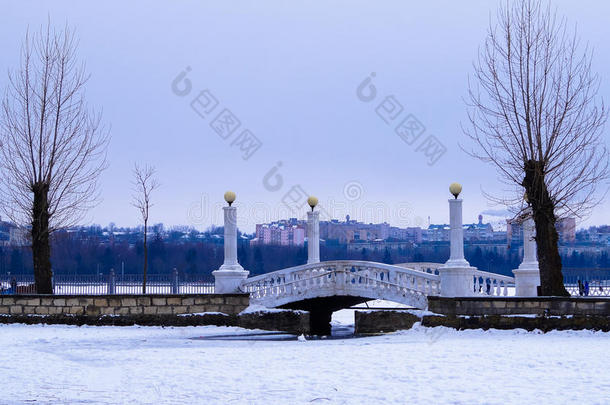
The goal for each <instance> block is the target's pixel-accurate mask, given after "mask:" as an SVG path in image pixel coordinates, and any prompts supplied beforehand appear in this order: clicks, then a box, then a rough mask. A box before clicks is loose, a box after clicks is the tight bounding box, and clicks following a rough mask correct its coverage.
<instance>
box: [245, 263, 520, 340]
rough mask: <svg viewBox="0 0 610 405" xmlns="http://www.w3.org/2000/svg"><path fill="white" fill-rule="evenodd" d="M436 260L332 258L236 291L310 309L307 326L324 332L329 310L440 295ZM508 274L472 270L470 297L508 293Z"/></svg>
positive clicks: (259, 300) (265, 302)
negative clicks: (385, 261)
mask: <svg viewBox="0 0 610 405" xmlns="http://www.w3.org/2000/svg"><path fill="white" fill-rule="evenodd" d="M443 266H444V265H443V264H441V263H404V264H400V265H388V264H383V263H376V262H367V261H356V260H335V261H327V262H318V263H310V264H305V265H302V266H295V267H290V268H287V269H282V270H278V271H274V272H271V273H266V274H262V275H260V276H256V277H251V278H248V279H246V280H244V282H243V283H242V286H241V289H242V291H244V292H247V293H249V294H250V303H251V304H258V305H262V306H265V307H268V308H289V309H302V310H306V311H309V312H310V313H311V321H312V330H316V331H319V332H320V333H321V334H323V333H329V331H330V318H331V316H332V313H333V312H334V311H337V310H339V309H342V308H347V307H350V306H352V305H356V304H360V303H362V302H366V301H371V300H377V299H380V300H387V301H393V302H396V303H400V304H404V305H407V306H409V307H413V308H418V309H427V308H428V296H432V295H441V275H440V272H441V271H442V267H443ZM511 283H514V279H513V278H512V277H507V276H502V275H499V274H494V273H488V272H482V271H479V270H476V269H473V271H472V275H471V277H470V286H469V291H470V292H471V294H470V295H478V294H486V295H507V294H508V285H509V284H511Z"/></svg>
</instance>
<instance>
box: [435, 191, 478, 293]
mask: <svg viewBox="0 0 610 405" xmlns="http://www.w3.org/2000/svg"><path fill="white" fill-rule="evenodd" d="M456 186H457V188H455V189H454V187H456ZM461 189H462V187H461V186H460V185H458V184H456V183H454V184H452V185H451V187H450V190H451V193H452V194H454V195H455V197H456V198H452V199H450V200H449V227H450V238H449V243H450V254H449V260H447V262H446V263H445V264H444V266H443V267H441V268H439V273H440V278H441V295H442V296H444V297H467V296H471V295H473V288H474V275H473V271H474V268H473V267H470V263H468V262H467V261H466V259H465V258H464V228H463V227H462V200H461V199H458V198H457V195H458V194H459V193H460V191H461Z"/></svg>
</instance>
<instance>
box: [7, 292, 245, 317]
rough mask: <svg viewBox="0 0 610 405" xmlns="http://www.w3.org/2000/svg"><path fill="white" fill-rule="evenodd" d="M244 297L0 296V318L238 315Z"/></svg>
mask: <svg viewBox="0 0 610 405" xmlns="http://www.w3.org/2000/svg"><path fill="white" fill-rule="evenodd" d="M249 303H250V297H249V295H248V294H201V295H105V296H100V295H52V296H51V295H2V296H0V314H2V315H29V314H36V315H62V314H69V315H88V316H98V315H182V314H196V313H202V312H222V313H225V314H228V315H233V314H238V313H239V312H241V311H243V310H244V309H245V308H246V307H248V305H249Z"/></svg>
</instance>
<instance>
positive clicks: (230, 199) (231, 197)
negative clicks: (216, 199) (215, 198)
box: [225, 191, 235, 207]
mask: <svg viewBox="0 0 610 405" xmlns="http://www.w3.org/2000/svg"><path fill="white" fill-rule="evenodd" d="M225 201H226V202H227V203H229V207H230V206H231V204H233V201H235V193H234V192H233V191H227V192H226V193H225Z"/></svg>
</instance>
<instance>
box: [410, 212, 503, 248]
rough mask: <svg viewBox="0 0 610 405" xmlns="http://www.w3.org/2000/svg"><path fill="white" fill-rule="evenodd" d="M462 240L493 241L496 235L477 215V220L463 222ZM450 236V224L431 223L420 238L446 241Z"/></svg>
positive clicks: (480, 216) (489, 225) (490, 226)
mask: <svg viewBox="0 0 610 405" xmlns="http://www.w3.org/2000/svg"><path fill="white" fill-rule="evenodd" d="M462 228H463V229H464V240H466V241H469V242H476V241H493V240H494V239H497V235H496V233H495V232H494V230H493V227H492V225H491V224H490V223H483V216H482V215H479V218H478V222H475V223H472V224H463V225H462ZM449 238H450V226H449V225H447V224H441V225H434V224H431V225H430V226H428V229H426V230H425V231H424V232H423V237H422V239H423V240H424V241H426V242H448V241H449Z"/></svg>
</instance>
